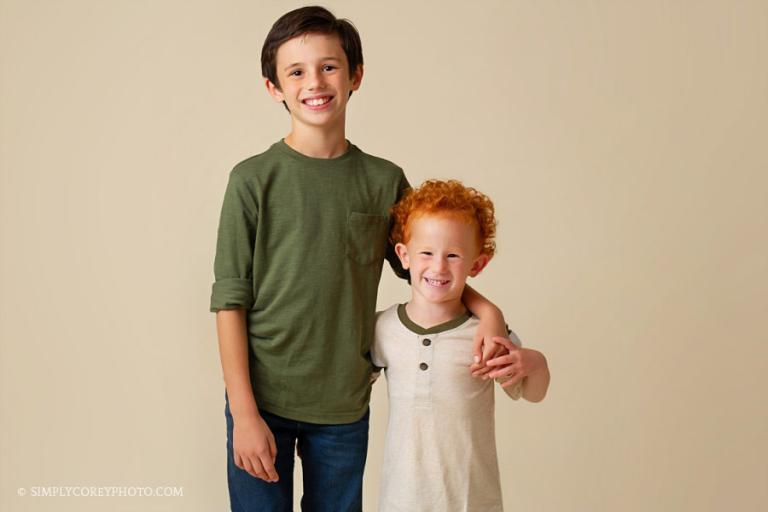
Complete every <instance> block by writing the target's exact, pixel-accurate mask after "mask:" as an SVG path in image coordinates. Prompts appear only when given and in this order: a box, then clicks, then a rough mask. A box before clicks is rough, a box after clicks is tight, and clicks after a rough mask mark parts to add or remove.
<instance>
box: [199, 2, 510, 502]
mask: <svg viewBox="0 0 768 512" xmlns="http://www.w3.org/2000/svg"><path fill="white" fill-rule="evenodd" d="M262 73H263V75H264V77H265V83H266V87H267V90H268V91H269V93H270V95H272V96H273V97H274V99H275V100H276V101H278V102H281V103H283V104H284V105H285V108H286V109H287V110H288V112H289V114H290V117H291V131H290V133H289V134H288V135H287V136H286V137H285V138H284V139H282V140H280V141H279V142H277V143H275V144H273V145H272V146H271V147H270V148H269V149H267V150H266V151H265V152H263V153H261V154H259V155H256V156H253V157H251V158H248V159H246V160H244V161H242V162H240V163H239V164H237V165H236V166H235V168H234V169H233V170H232V172H231V173H230V175H229V183H228V185H227V189H226V192H225V195H224V201H223V205H222V209H221V220H220V223H219V229H218V240H217V249H216V259H215V263H214V274H215V278H216V281H215V283H214V284H213V291H212V296H211V306H210V310H211V311H214V312H217V315H216V320H217V328H218V337H219V350H220V353H221V364H222V369H223V373H224V381H225V385H226V393H225V399H226V403H225V417H226V420H227V476H228V483H229V493H230V501H231V507H232V510H233V511H234V512H241V511H246V510H253V511H259V512H263V511H283V510H292V506H293V496H292V494H293V487H292V483H293V478H292V477H293V465H294V453H295V449H296V447H297V446H298V449H299V450H300V451H301V453H302V464H303V475H304V496H303V498H302V508H303V509H305V510H313V511H325V510H327V511H333V512H343V511H355V510H361V509H362V504H361V503H362V476H363V468H364V465H365V458H366V453H367V443H368V401H369V397H370V374H371V363H370V355H369V352H370V343H371V340H372V337H373V322H374V313H375V304H376V292H377V288H378V283H379V278H380V276H381V269H382V263H383V260H384V258H385V254H386V253H387V233H388V228H389V218H388V210H389V208H390V206H392V204H393V203H395V201H396V200H397V199H398V198H399V197H400V196H401V194H402V193H403V191H404V190H405V189H406V188H408V181H407V180H406V179H405V176H404V175H403V171H402V169H400V168H399V167H397V166H396V165H394V164H393V163H391V162H388V161H386V160H383V159H381V158H377V157H374V156H371V155H368V154H366V153H364V152H363V151H361V150H360V149H358V148H357V147H356V146H355V145H353V144H351V143H350V142H349V141H348V140H347V139H346V137H345V120H346V106H347V101H348V99H349V97H350V96H351V94H352V92H353V91H357V90H358V88H359V87H360V83H361V80H362V77H363V56H362V49H361V44H360V38H359V35H358V33H357V31H356V30H355V28H354V27H353V26H352V24H351V23H349V22H348V21H346V20H338V19H336V18H335V17H334V16H333V15H332V14H331V13H330V12H328V11H327V10H326V9H323V8H322V7H304V8H301V9H297V10H294V11H291V12H289V13H287V14H285V15H284V16H282V17H281V18H280V19H278V20H277V22H276V23H275V24H274V25H273V27H272V29H271V30H270V32H269V34H268V36H267V38H266V40H265V42H264V47H263V49H262ZM388 259H390V263H395V262H397V258H396V257H394V253H392V254H391V255H389V257H388ZM464 300H465V301H466V302H467V304H468V307H470V308H471V309H472V310H473V311H474V312H476V313H478V314H479V316H480V317H481V318H483V322H484V323H485V322H487V325H485V326H484V329H483V330H484V333H486V334H488V336H489V337H490V336H491V335H493V334H503V332H504V330H503V326H504V322H503V319H502V318H501V316H500V315H498V314H497V313H496V312H497V311H498V310H497V309H496V308H495V307H494V306H493V305H492V304H490V303H488V302H487V301H484V299H482V297H480V296H479V295H477V294H476V293H471V292H470V293H466V294H465V296H464ZM468 372H469V369H467V373H468Z"/></svg>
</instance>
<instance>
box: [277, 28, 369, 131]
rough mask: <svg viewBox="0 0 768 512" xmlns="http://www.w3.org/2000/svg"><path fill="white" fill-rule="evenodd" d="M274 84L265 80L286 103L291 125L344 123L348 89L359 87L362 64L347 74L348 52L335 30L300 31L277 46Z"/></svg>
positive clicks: (333, 124)
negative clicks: (319, 31)
mask: <svg viewBox="0 0 768 512" xmlns="http://www.w3.org/2000/svg"><path fill="white" fill-rule="evenodd" d="M276 68H277V79H278V81H279V87H278V85H277V84H273V83H272V82H270V81H269V80H267V81H266V85H267V90H268V91H269V93H270V94H271V95H272V97H273V98H275V100H276V101H279V102H282V101H285V103H286V104H287V106H288V110H290V112H291V118H292V120H293V123H294V125H296V124H297V123H298V124H301V125H305V127H316V128H332V127H335V126H337V124H338V123H341V124H342V126H343V123H344V115H345V111H346V106H347V101H348V99H349V93H350V92H351V91H356V90H357V89H358V88H359V87H360V82H361V80H362V77H363V68H362V66H359V67H358V69H357V70H355V72H354V73H352V75H351V76H350V73H349V68H348V64H347V56H346V54H345V53H344V49H343V48H342V47H341V43H340V41H339V38H338V36H336V35H335V34H317V33H308V34H303V35H301V36H298V37H294V38H293V39H289V40H288V41H286V42H285V43H283V44H282V45H281V46H280V48H278V50H277V59H276Z"/></svg>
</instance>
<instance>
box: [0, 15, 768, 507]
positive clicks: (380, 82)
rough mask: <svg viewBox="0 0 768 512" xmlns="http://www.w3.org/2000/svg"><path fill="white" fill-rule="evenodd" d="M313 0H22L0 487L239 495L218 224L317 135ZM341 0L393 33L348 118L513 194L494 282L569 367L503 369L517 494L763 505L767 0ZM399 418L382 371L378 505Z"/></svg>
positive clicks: (602, 501) (500, 205)
mask: <svg viewBox="0 0 768 512" xmlns="http://www.w3.org/2000/svg"><path fill="white" fill-rule="evenodd" d="M301 5H306V4H301V3H291V2H284V1H283V2H277V1H272V2H258V1H234V0H232V1H224V2H213V1H211V0H208V1H180V0H163V1H147V0H141V1H127V0H111V1H96V0H89V1H86V0H67V1H60V2H57V1H52V0H50V1H43V0H35V1H22V0H1V1H0V59H1V60H0V66H1V68H0V166H1V168H2V172H1V173H0V176H1V179H2V182H0V199H1V201H2V203H1V205H0V208H1V210H0V228H1V230H2V231H1V233H2V251H1V252H0V258H1V259H0V272H1V274H0V278H1V279H2V284H1V285H0V318H1V320H2V321H1V322H0V335H1V336H2V338H1V340H2V345H1V346H0V386H1V387H0V414H1V416H0V510H3V511H14V512H15V511H54V510H55V511H101V510H114V511H136V510H142V511H167V510H179V511H180V510H184V511H205V512H209V511H224V510H228V498H227V489H226V467H225V453H226V452H225V439H226V430H225V423H224V388H223V379H222V374H221V368H220V365H219V356H218V347H217V341H216V332H215V316H214V314H213V313H210V312H208V306H209V297H210V289H211V283H212V281H213V256H214V251H215V241H216V229H217V224H218V216H219V211H220V208H221V200H222V197H223V193H224V187H225V185H226V181H227V176H228V173H229V171H230V170H231V168H232V167H233V166H234V165H235V164H236V163H237V162H239V161H241V160H243V159H245V158H247V157H248V156H251V155H253V154H256V153H259V152H261V151H263V150H264V149H266V148H267V147H268V146H269V145H270V144H271V143H273V142H275V141H277V140H278V139H279V138H280V137H282V136H284V135H286V134H287V133H288V130H289V117H288V115H287V113H286V112H285V111H284V109H283V107H282V106H281V105H279V104H276V103H274V101H273V100H271V99H270V98H269V97H268V95H267V93H266V91H265V89H264V86H263V84H262V79H261V76H260V75H261V74H260V65H259V55H260V50H261V45H262V42H263V40H264V37H265V36H266V34H267V31H268V30H269V28H270V26H271V24H272V23H273V22H274V21H275V20H276V19H277V18H278V17H279V16H280V15H281V14H283V13H284V12H286V11H288V10H290V9H292V8H295V7H298V6H301ZM323 5H326V6H327V7H329V8H331V9H332V10H333V11H334V13H335V14H337V15H338V16H342V17H347V18H350V19H351V20H352V21H353V22H354V23H355V25H356V26H357V27H358V29H359V31H360V33H361V36H362V40H363V51H364V57H365V64H366V67H365V76H364V79H363V83H362V87H361V89H360V91H358V92H356V93H355V94H354V95H353V97H352V99H351V101H350V104H349V111H348V124H347V136H348V138H349V139H350V140H351V141H352V142H354V143H355V144H356V145H358V146H359V147H360V148H361V149H363V150H364V151H366V152H368V153H371V154H374V155H379V156H383V157H385V158H387V159H390V160H392V161H394V162H396V163H398V164H399V165H400V166H402V167H403V168H404V169H405V171H406V174H407V176H408V178H409V179H410V181H411V183H413V184H418V183H420V182H421V181H422V180H424V179H427V178H432V177H435V178H457V179H460V180H462V181H464V182H465V183H466V184H467V185H471V186H474V187H476V188H478V189H480V190H481V191H484V192H486V193H487V194H488V195H490V196H491V198H492V199H494V201H495V203H496V207H497V213H498V218H499V231H498V254H497V256H496V257H495V258H494V259H493V261H492V262H491V264H490V265H489V267H488V268H487V270H486V271H485V272H484V273H483V274H482V275H481V276H480V277H479V278H477V279H476V280H474V281H471V284H472V285H473V286H475V287H476V288H477V289H478V290H479V291H481V292H482V293H483V294H485V295H486V296H487V297H489V298H490V299H491V300H492V301H494V302H495V303H496V304H497V305H499V306H500V307H501V308H502V309H503V311H504V312H505V315H506V318H507V320H508V322H509V324H510V326H511V327H512V328H513V329H514V330H515V331H516V332H517V334H518V335H519V336H520V338H521V339H522V340H523V343H524V344H526V345H527V346H530V347H533V348H537V349H539V350H541V351H542V352H544V354H545V355H546V356H547V358H548V361H549V365H550V370H551V373H552V382H551V387H550V390H549V394H548V396H547V398H546V399H545V401H544V402H542V403H538V404H531V403H523V402H514V401H511V400H508V399H506V397H505V396H504V395H503V394H497V412H496V420H497V439H498V451H499V457H500V464H501V474H502V481H503V489H504V498H505V505H506V509H507V510H509V511H531V512H534V511H536V512H539V511H540V512H595V511H606V512H608V511H618V510H621V511H625V512H647V511H691V512H694V511H695V512H716V511H718V512H719V511H731V510H734V511H735V510H738V511H753V510H755V511H756V510H760V509H762V508H763V507H764V506H765V503H766V502H768V463H767V462H766V460H768V408H766V402H765V392H766V389H768V343H767V342H768V336H767V335H766V327H765V323H764V317H765V312H766V310H768V240H766V235H765V234H766V232H768V201H767V199H768V194H767V193H766V191H768V175H767V173H766V171H768V151H767V149H766V146H767V144H766V133H768V121H767V120H768V67H766V62H768V4H766V3H765V2H759V1H725V0H722V1H677V2H668V1H657V0H653V1H645V2H628V1H618V2H617V1H586V0H585V1H574V2H565V1H559V2H554V1H540V2H529V1H477V2H471V3H467V2H458V1H453V2H449V1H441V2H426V1H425V2H404V1H399V0H396V1H394V0H393V1H389V2H359V1H358V2H352V1H348V2H344V1H329V2H325V3H324V4H323ZM407 298H408V289H407V288H406V286H405V285H404V284H403V283H402V282H400V281H398V280H397V279H396V278H394V276H393V275H392V274H391V272H390V271H389V269H388V268H385V271H384V276H383V278H382V284H381V289H380V295H379V307H380V308H384V307H386V306H388V305H390V304H392V303H393V302H395V301H404V300H407ZM386 415H387V406H386V392H385V386H384V384H383V383H379V384H377V385H376V387H375V391H374V396H373V400H372V423H371V443H370V452H369V463H368V466H367V470H366V480H365V503H366V510H375V506H376V503H377V498H378V489H377V487H378V477H379V466H380V464H381V456H382V448H383V435H384V430H385V426H386ZM35 486H139V487H145V486H151V487H155V486H175V487H183V497H151V498H150V497H144V498H142V497H122V498H116V497H112V498H108V497H90V498H75V497H34V496H31V495H30V494H29V493H30V489H32V488H33V487H35ZM20 489H24V490H25V492H26V493H27V494H26V495H25V496H22V495H20V494H21V491H20Z"/></svg>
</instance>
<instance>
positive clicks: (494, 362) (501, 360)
mask: <svg viewBox="0 0 768 512" xmlns="http://www.w3.org/2000/svg"><path fill="white" fill-rule="evenodd" d="M514 362H515V357H514V356H512V355H510V354H505V355H503V356H499V357H494V358H493V359H489V360H488V361H487V362H486V363H485V364H487V365H488V366H504V365H507V364H513V363H514Z"/></svg>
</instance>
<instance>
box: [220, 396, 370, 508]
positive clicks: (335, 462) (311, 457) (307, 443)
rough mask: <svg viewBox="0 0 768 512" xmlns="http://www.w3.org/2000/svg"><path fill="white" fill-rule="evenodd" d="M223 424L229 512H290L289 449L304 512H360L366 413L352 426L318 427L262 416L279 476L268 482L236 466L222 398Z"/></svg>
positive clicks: (366, 441) (229, 422)
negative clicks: (297, 467) (299, 476)
mask: <svg viewBox="0 0 768 512" xmlns="http://www.w3.org/2000/svg"><path fill="white" fill-rule="evenodd" d="M224 400H225V407H224V415H225V417H226V419H227V482H228V485H229V500H230V506H231V508H232V512H291V511H292V510H293V463H294V450H295V447H296V446H297V445H298V449H299V451H300V452H301V461H302V462H301V464H302V466H301V468H302V473H303V475H304V496H303V497H302V498H301V510H303V511H305V512H326V511H327V512H331V511H332V512H361V511H362V510H363V469H364V468H365V458H366V455H367V453H368V418H369V415H370V411H366V413H365V415H364V416H363V417H362V418H361V419H360V420H358V421H356V422H354V423H348V424H343V425H320V424H317V423H306V422H303V421H294V420H289V419H286V418H283V417H280V416H276V415H274V414H270V413H268V412H265V411H261V416H262V417H263V418H264V421H266V423H267V425H268V426H269V428H270V430H271V431H272V434H273V435H274V436H275V444H276V445H277V459H276V461H275V469H276V470H277V474H278V476H279V477H280V479H279V481H277V482H275V483H268V482H265V481H263V480H260V479H258V478H256V477H253V476H251V475H249V474H248V472H247V471H245V470H243V469H240V468H239V467H237V466H235V459H234V451H233V449H232V429H233V421H232V414H231V413H230V411H229V398H228V397H227V395H226V393H225V394H224Z"/></svg>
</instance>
